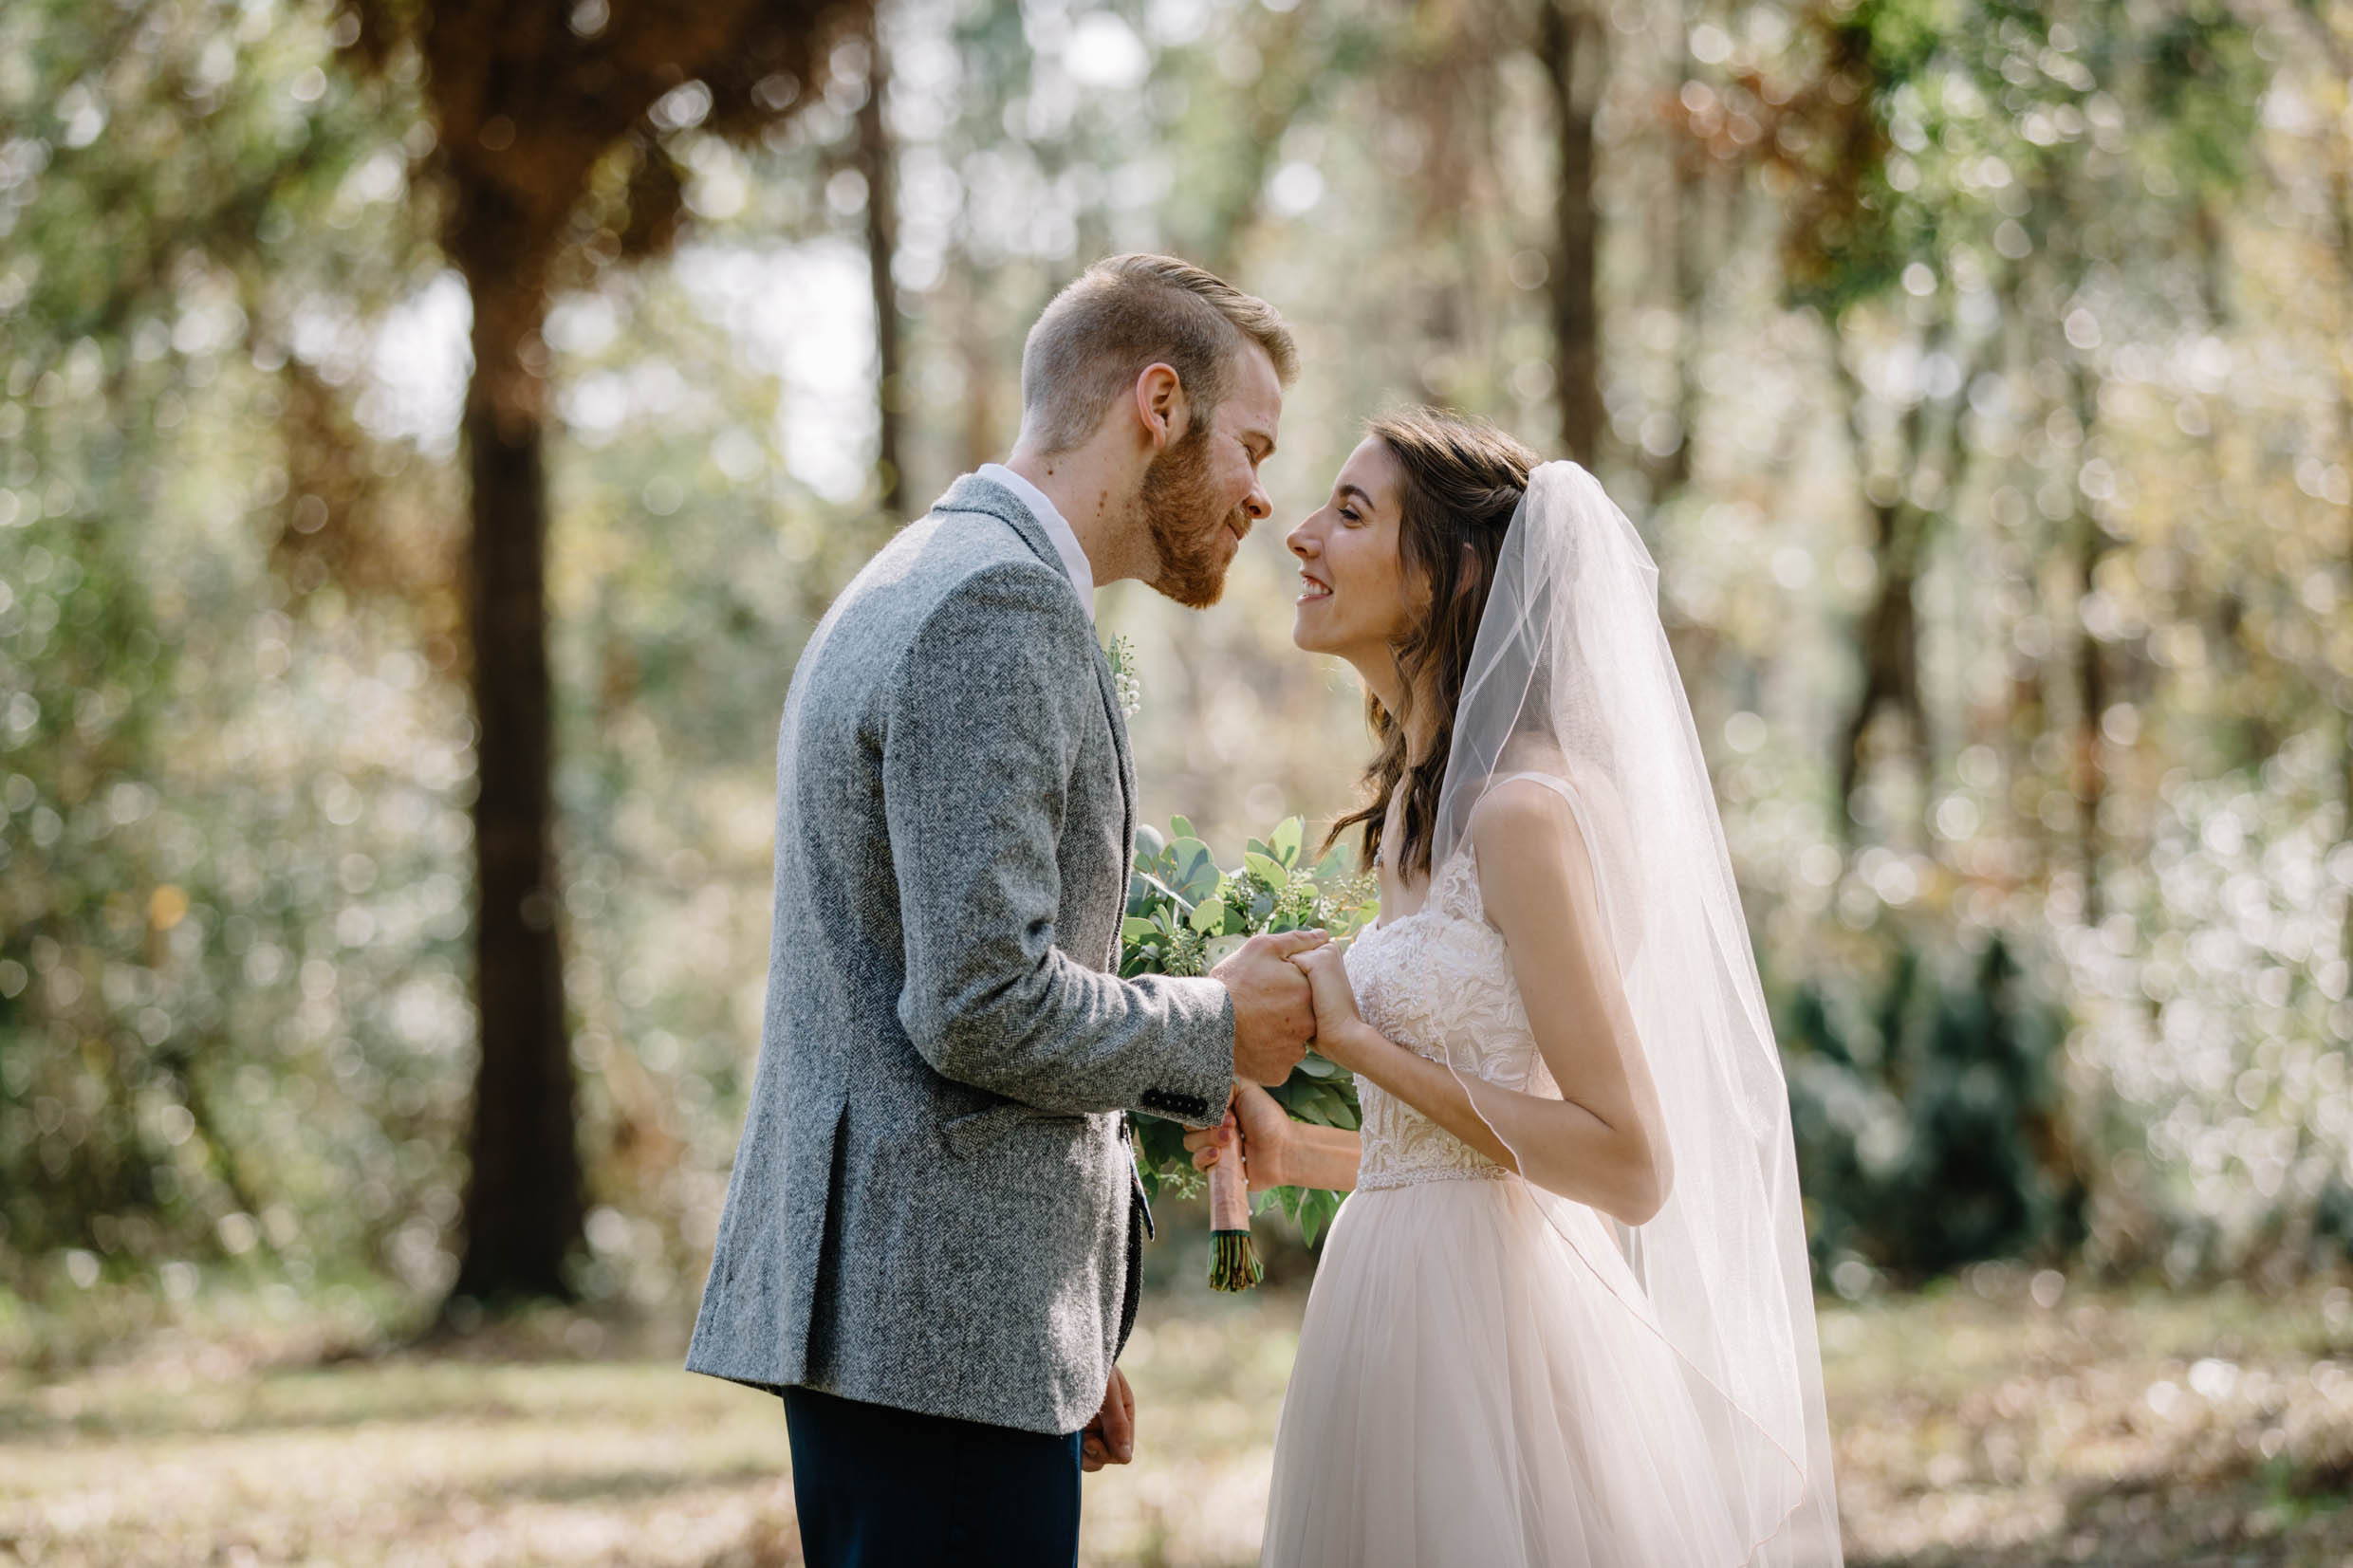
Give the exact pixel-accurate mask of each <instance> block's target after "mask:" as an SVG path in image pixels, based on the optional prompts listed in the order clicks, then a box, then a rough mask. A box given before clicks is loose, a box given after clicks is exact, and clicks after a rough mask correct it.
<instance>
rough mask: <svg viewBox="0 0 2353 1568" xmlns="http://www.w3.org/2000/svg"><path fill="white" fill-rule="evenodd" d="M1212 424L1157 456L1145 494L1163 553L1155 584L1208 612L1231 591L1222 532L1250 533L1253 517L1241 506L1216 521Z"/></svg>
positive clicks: (1147, 518)
mask: <svg viewBox="0 0 2353 1568" xmlns="http://www.w3.org/2000/svg"><path fill="white" fill-rule="evenodd" d="M1209 434H1210V431H1209V424H1208V422H1207V421H1206V420H1203V421H1198V422H1195V424H1194V426H1193V428H1192V429H1190V430H1188V431H1186V432H1185V434H1183V435H1181V436H1179V437H1178V438H1177V444H1176V445H1175V446H1172V447H1170V448H1169V449H1168V450H1167V451H1166V452H1162V453H1160V455H1158V457H1155V458H1154V459H1153V460H1152V466H1151V467H1150V468H1148V469H1146V470H1144V485H1143V494H1142V496H1141V498H1140V500H1141V504H1142V506H1143V511H1144V523H1145V525H1146V526H1148V527H1150V528H1151V530H1152V544H1153V548H1154V549H1156V550H1158V552H1159V556H1160V573H1159V575H1158V577H1156V578H1154V579H1153V580H1152V586H1153V587H1155V588H1157V589H1158V590H1159V591H1160V592H1161V593H1163V594H1166V595H1167V596H1168V597H1169V598H1171V599H1173V600H1176V601H1177V603H1179V604H1182V605H1184V606H1185V607H1186V608H1188V609H1193V610H1206V609H1208V608H1209V607H1210V606H1211V605H1213V604H1214V603H1216V602H1217V599H1218V596H1219V595H1221V594H1223V593H1224V592H1225V591H1226V565H1227V556H1226V552H1225V550H1224V549H1223V548H1222V546H1221V543H1220V541H1221V536H1222V535H1223V534H1224V533H1225V531H1226V529H1228V528H1229V527H1231V528H1232V529H1233V530H1234V532H1235V533H1236V534H1237V535H1248V534H1249V532H1250V528H1251V521H1252V520H1251V514H1250V509H1249V508H1248V507H1234V508H1233V510H1232V512H1229V513H1227V514H1226V515H1225V516H1223V517H1220V518H1218V519H1217V520H1216V522H1215V523H1214V525H1213V524H1211V523H1210V522H1209V514H1210V508H1211V507H1212V506H1214V503H1213V502H1212V501H1210V500H1209V498H1208V493H1207V492H1208V490H1209Z"/></svg>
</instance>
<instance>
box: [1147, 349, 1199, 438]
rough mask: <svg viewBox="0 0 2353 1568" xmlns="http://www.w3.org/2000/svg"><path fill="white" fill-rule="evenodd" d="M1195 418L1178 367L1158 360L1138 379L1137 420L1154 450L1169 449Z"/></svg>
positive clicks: (1149, 365)
mask: <svg viewBox="0 0 2353 1568" xmlns="http://www.w3.org/2000/svg"><path fill="white" fill-rule="evenodd" d="M1191 417H1192V411H1191V405H1190V404H1188V403H1187V402H1186V400H1185V387H1184V383H1183V382H1182V381H1180V380H1178V379H1177V371H1176V369H1175V367H1174V366H1171V365H1166V364H1162V363H1160V362H1158V360H1155V361H1154V362H1153V363H1151V364H1148V365H1146V366H1144V368H1143V371H1142V373H1141V374H1140V375H1139V376H1138V377H1137V378H1136V421H1137V423H1138V425H1139V426H1140V427H1141V428H1142V431H1143V437H1144V441H1145V443H1146V444H1147V445H1149V446H1150V447H1151V448H1152V450H1153V451H1155V452H1160V451H1164V450H1166V449H1167V448H1168V447H1169V446H1170V445H1171V444H1173V443H1174V442H1175V441H1176V440H1177V438H1178V437H1180V436H1182V435H1183V434H1184V433H1185V424H1186V422H1187V421H1188V420H1189V419H1190V418H1191Z"/></svg>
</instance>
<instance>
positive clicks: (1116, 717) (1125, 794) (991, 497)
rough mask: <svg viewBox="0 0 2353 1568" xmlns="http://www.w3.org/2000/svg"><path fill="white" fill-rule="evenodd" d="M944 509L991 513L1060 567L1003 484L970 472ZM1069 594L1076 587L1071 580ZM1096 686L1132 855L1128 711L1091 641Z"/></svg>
mask: <svg viewBox="0 0 2353 1568" xmlns="http://www.w3.org/2000/svg"><path fill="white" fill-rule="evenodd" d="M932 509H933V510H934V511H943V512H979V513H981V514H982V515H984V516H987V517H993V518H995V519H996V520H997V521H998V522H1000V523H1003V524H1005V525H1006V526H1008V527H1010V528H1011V529H1012V530H1013V531H1014V532H1015V533H1017V534H1019V535H1020V536H1021V541H1022V543H1023V544H1027V545H1028V546H1029V550H1030V553H1031V554H1033V555H1035V556H1036V557H1037V558H1038V559H1039V560H1040V561H1043V562H1045V563H1047V565H1048V566H1051V567H1053V568H1054V570H1055V571H1057V572H1062V571H1064V566H1063V563H1062V554H1061V552H1060V551H1058V550H1056V549H1055V548H1054V542H1053V541H1052V540H1050V539H1048V538H1047V536H1046V526H1045V525H1044V524H1042V523H1040V522H1039V521H1038V520H1037V519H1036V518H1034V517H1032V516H1030V515H1029V508H1028V507H1025V506H1023V505H1022V504H1021V500H1020V498H1019V497H1018V496H1016V495H1014V494H1013V492H1012V491H1011V490H1009V489H1006V488H1005V487H1004V486H1002V485H999V484H996V483H994V482H992V481H991V480H987V479H983V478H982V477H981V476H980V475H979V474H976V473H968V474H966V475H964V476H963V477H962V478H960V479H958V480H957V481H956V482H955V483H954V484H953V485H951V486H949V487H948V493H947V494H945V495H943V496H941V497H940V498H939V503H938V505H936V507H933V508H932ZM1070 591H1071V592H1072V594H1074V595H1075V594H1076V593H1077V592H1078V588H1077V586H1076V585H1075V584H1073V585H1072V587H1071V590H1070ZM1095 687H1096V690H1097V692H1099V693H1100V694H1101V695H1102V705H1103V717H1104V718H1106V719H1108V720H1109V721H1110V723H1111V744H1112V747H1113V748H1114V749H1115V750H1116V751H1117V752H1118V753H1119V758H1120V810H1121V827H1120V842H1121V844H1122V845H1124V846H1125V847H1126V853H1127V854H1128V855H1129V856H1130V857H1131V858H1132V857H1133V856H1134V855H1135V852H1136V763H1135V759H1134V757H1132V756H1131V755H1130V754H1129V751H1128V745H1127V715H1126V714H1124V713H1122V712H1121V711H1120V689H1119V685H1118V683H1117V682H1116V681H1114V680H1113V679H1112V675H1111V661H1110V660H1109V659H1108V658H1106V657H1105V656H1104V655H1103V651H1102V644H1101V643H1100V642H1099V643H1097V644H1096V645H1095Z"/></svg>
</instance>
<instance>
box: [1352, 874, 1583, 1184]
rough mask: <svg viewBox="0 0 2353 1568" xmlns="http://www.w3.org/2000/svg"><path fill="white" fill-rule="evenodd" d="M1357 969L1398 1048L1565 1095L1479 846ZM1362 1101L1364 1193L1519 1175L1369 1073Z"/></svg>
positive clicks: (1383, 931)
mask: <svg viewBox="0 0 2353 1568" xmlns="http://www.w3.org/2000/svg"><path fill="white" fill-rule="evenodd" d="M1347 965H1348V979H1349V981H1350V983H1351V984H1352V985H1353V986H1354V987H1356V999H1357V1007H1358V1010H1359V1011H1361V1012H1362V1014H1363V1015H1364V1021H1365V1022H1366V1023H1368V1024H1371V1025H1372V1026H1373V1027H1374V1028H1376V1029H1379V1030H1380V1032H1381V1033H1382V1034H1383V1035H1386V1036H1387V1037H1388V1038H1389V1039H1391V1040H1393V1041H1395V1042H1397V1043H1399V1045H1402V1046H1405V1047H1406V1048H1407V1049H1409V1050H1411V1051H1414V1052H1416V1053H1417V1054H1418V1055H1420V1056H1424V1057H1427V1058H1429V1059H1430V1060H1431V1061H1438V1062H1445V1061H1449V1060H1450V1059H1451V1061H1452V1062H1453V1064H1454V1066H1455V1067H1456V1068H1458V1069H1461V1070H1463V1071H1466V1072H1474V1073H1476V1074H1477V1075H1478V1076H1479V1077H1480V1078H1483V1079H1487V1080H1488V1081H1489V1082H1491V1083H1499V1084H1502V1085H1504V1086H1506V1087H1508V1088H1512V1089H1521V1090H1525V1091H1528V1092H1529V1093H1531V1094H1542V1095H1556V1094H1557V1093H1558V1092H1559V1091H1558V1090H1557V1089H1555V1088H1554V1087H1553V1082H1552V1076H1551V1074H1549V1073H1548V1072H1547V1071H1546V1070H1545V1064H1544V1059H1543V1058H1542V1057H1541V1056H1539V1055H1538V1054H1537V1052H1536V1037H1535V1036H1534V1035H1533V1034H1532V1033H1530V1032H1529V1025H1528V1011H1527V1009H1526V1008H1525V1007H1524V1006H1523V1005H1521V1003H1520V988H1519V986H1518V984H1517V983H1516V982H1515V981H1514V980H1513V979H1512V976H1511V962H1510V955H1509V954H1508V953H1507V952H1506V951H1505V950H1504V941H1503V935H1502V933H1501V932H1497V931H1496V930H1495V928H1494V927H1492V926H1491V925H1489V924H1488V923H1487V914H1486V911H1485V910H1484V908H1483V907H1482V906H1481V904H1480V902H1479V878H1478V869H1477V865H1476V862H1475V861H1474V860H1473V858H1472V854H1471V851H1470V849H1469V847H1468V846H1466V847H1465V848H1464V849H1463V850H1462V852H1461V853H1458V854H1456V855H1455V856H1454V858H1452V859H1450V860H1449V861H1448V862H1447V863H1446V864H1445V865H1443V866H1441V867H1439V868H1438V872H1437V875H1436V877H1434V878H1433V879H1432V881H1431V883H1430V895H1429V897H1428V898H1427V899H1425V900H1424V901H1423V903H1422V906H1421V908H1419V909H1417V910H1416V911H1415V912H1414V913H1411V914H1407V915H1400V916H1399V917H1398V918H1396V919H1393V920H1390V921H1387V922H1385V923H1384V924H1381V925H1379V926H1375V927H1372V928H1370V929H1368V930H1366V931H1365V932H1362V933H1361V934H1360V935H1359V936H1358V937H1357V939H1356V941H1355V943H1354V944H1353V945H1352V946H1351V947H1350V948H1349V950H1348V957H1347ZM1357 1098H1358V1100H1359V1102H1360V1103H1361V1104H1362V1107H1363V1111H1364V1133H1363V1135H1364V1153H1363V1157H1362V1163H1361V1164H1360V1165H1359V1167H1358V1170H1357V1190H1358V1191H1360V1192H1367V1191H1377V1190H1380V1189H1381V1188H1384V1187H1408V1186H1412V1185H1414V1184H1416V1183H1417V1182H1426V1181H1497V1180H1501V1179H1503V1178H1504V1177H1506V1176H1508V1175H1509V1174H1510V1172H1509V1171H1505V1170H1504V1169H1503V1168H1502V1167H1501V1166H1499V1165H1497V1164H1495V1163H1494V1162H1493V1161H1492V1160H1491V1159H1489V1158H1488V1157H1487V1156H1486V1155H1484V1154H1482V1153H1478V1151H1476V1150H1474V1149H1473V1148H1472V1147H1471V1146H1470V1145H1468V1144H1466V1143H1464V1142H1463V1141H1462V1140H1460V1139H1459V1138H1457V1137H1455V1136H1454V1134H1451V1133H1449V1132H1447V1131H1446V1130H1445V1129H1444V1128H1442V1127H1440V1126H1438V1125H1437V1124H1436V1122H1434V1121H1432V1120H1430V1118H1429V1117H1427V1116H1423V1115H1422V1114H1421V1113H1420V1112H1418V1111H1417V1110H1415V1109H1414V1108H1413V1107H1412V1106H1410V1105H1407V1104H1406V1103H1405V1102H1404V1101H1402V1100H1400V1099H1398V1098H1396V1097H1394V1096H1392V1095H1390V1094H1388V1093H1387V1092H1386V1091H1384V1090H1382V1089H1381V1088H1380V1086H1379V1085H1377V1084H1375V1083H1373V1082H1371V1081H1370V1080H1368V1079H1362V1078H1360V1079H1357Z"/></svg>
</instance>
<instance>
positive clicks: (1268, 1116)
mask: <svg viewBox="0 0 2353 1568" xmlns="http://www.w3.org/2000/svg"><path fill="white" fill-rule="evenodd" d="M1212 972H1213V974H1214V975H1215V977H1216V978H1217V979H1219V980H1221V981H1223V982H1224V983H1225V985H1226V988H1227V989H1228V990H1229V991H1230V992H1232V996H1233V1019H1234V1030H1233V1076H1234V1079H1235V1080H1236V1081H1235V1084H1234V1097H1233V1102H1232V1108H1231V1109H1230V1110H1229V1111H1228V1112H1227V1113H1226V1116H1225V1120H1224V1122H1223V1124H1222V1125H1220V1126H1217V1127H1213V1128H1204V1129H1202V1130H1201V1131H1198V1132H1192V1133H1187V1134H1185V1147H1186V1148H1187V1149H1189V1150H1191V1151H1192V1152H1193V1163H1194V1165H1195V1167H1196V1168H1198V1169H1201V1170H1207V1169H1208V1168H1209V1167H1210V1166H1212V1165H1214V1164H1215V1163H1216V1161H1217V1155H1218V1152H1219V1151H1220V1150H1221V1149H1224V1148H1226V1147H1229V1146H1230V1145H1231V1144H1232V1142H1233V1140H1234V1139H1235V1138H1237V1137H1238V1138H1240V1139H1241V1141H1242V1143H1243V1144H1244V1146H1245V1147H1247V1148H1248V1149H1249V1150H1250V1151H1251V1153H1250V1185H1251V1190H1253V1191H1256V1190H1263V1189H1266V1188H1269V1187H1285V1186H1290V1185H1293V1182H1292V1178H1291V1176H1290V1175H1289V1174H1288V1173H1287V1171H1286V1168H1285V1160H1284V1156H1285V1154H1286V1153H1287V1152H1288V1150H1289V1149H1290V1147H1291V1144H1292V1142H1293V1139H1292V1137H1291V1134H1292V1132H1293V1129H1292V1125H1291V1120H1290V1117H1289V1116H1288V1115H1286V1114H1285V1112H1284V1110H1283V1108H1282V1106H1280V1105H1278V1104H1276V1103H1275V1100H1274V1097H1273V1096H1271V1095H1269V1094H1268V1093H1267V1092H1266V1090H1265V1089H1264V1088H1261V1087H1259V1085H1261V1084H1267V1085H1273V1084H1278V1083H1281V1082H1282V1081H1283V1080H1284V1079H1286V1078H1288V1077H1289V1076H1290V1071H1291V1069H1292V1068H1293V1067H1295V1066H1297V1065H1298V1064H1299V1060H1300V1058H1302V1057H1303V1056H1305V1055H1306V1053H1307V1047H1308V1046H1310V1045H1313V1046H1314V1047H1315V1049H1316V1050H1317V1051H1318V1052H1320V1053H1322V1055H1323V1056H1324V1057H1325V1058H1326V1059H1327V1060H1329V1061H1333V1062H1335V1063H1337V1064H1338V1065H1340V1066H1343V1067H1345V1068H1347V1069H1348V1070H1349V1071H1351V1072H1362V1070H1363V1068H1364V1064H1365V1062H1364V1059H1365V1057H1366V1055H1367V1048H1368V1045H1369V1043H1370V1042H1372V1041H1373V1040H1374V1039H1375V1038H1376V1037H1374V1035H1373V1031H1372V1030H1371V1029H1370V1028H1368V1027H1367V1026H1366V1025H1365V1023H1364V1020H1363V1017H1362V1014H1360V1013H1359V1012H1358V1010H1357V1005H1356V988H1355V987H1353V986H1351V985H1350V984H1349V982H1348V970H1347V966H1346V962H1345V955H1344V953H1343V950H1342V949H1341V947H1340V946H1339V945H1338V944H1337V943H1335V942H1333V941H1332V940H1331V936H1330V933H1329V932H1323V931H1296V932H1277V933H1272V934H1269V935H1265V936H1253V937H1251V939H1250V940H1249V941H1248V942H1246V943H1244V944H1243V945H1242V946H1241V947H1240V948H1239V949H1237V950H1235V951H1234V953H1233V955H1232V957H1230V958H1228V959H1227V960H1226V962H1225V963H1223V964H1220V965H1219V966H1218V967H1217V968H1216V969H1214V970H1213V971H1212Z"/></svg>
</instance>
